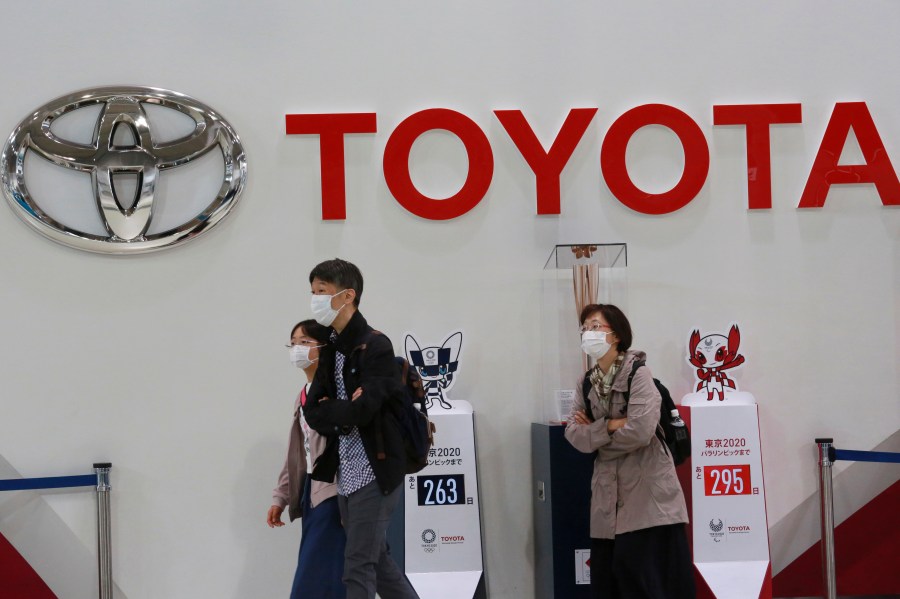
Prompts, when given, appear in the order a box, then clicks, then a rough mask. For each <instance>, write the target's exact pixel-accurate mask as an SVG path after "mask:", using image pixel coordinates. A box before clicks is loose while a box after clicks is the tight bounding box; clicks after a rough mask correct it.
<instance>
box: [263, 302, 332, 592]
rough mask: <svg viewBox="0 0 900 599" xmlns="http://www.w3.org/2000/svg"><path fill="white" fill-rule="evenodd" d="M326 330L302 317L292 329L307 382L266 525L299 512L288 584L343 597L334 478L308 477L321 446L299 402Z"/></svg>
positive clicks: (296, 359)
mask: <svg viewBox="0 0 900 599" xmlns="http://www.w3.org/2000/svg"><path fill="white" fill-rule="evenodd" d="M329 333H330V330H329V329H328V327H323V326H322V325H320V324H319V323H317V322H316V321H315V320H304V321H303V322H301V323H299V324H297V325H296V326H295V327H294V328H293V329H292V330H291V343H290V345H288V346H287V347H288V348H289V351H290V358H291V363H293V364H294V365H295V366H296V367H297V368H301V369H303V372H304V373H305V374H306V380H307V383H306V385H305V386H304V387H303V389H302V390H301V391H300V394H299V395H298V396H297V401H296V402H295V404H294V418H293V420H292V422H291V434H290V438H289V442H288V453H287V458H286V459H285V461H284V467H283V468H282V469H281V474H280V475H279V476H278V486H277V487H275V489H274V490H273V492H272V507H270V508H269V512H268V515H267V518H266V519H267V522H268V524H269V526H270V527H273V528H274V527H278V526H284V522H282V521H281V514H282V512H284V508H285V507H287V508H288V516H289V517H290V519H291V521H293V520H295V519H297V518H302V519H303V527H302V536H301V538H300V555H299V557H298V559H297V572H296V573H295V574H294V583H293V586H292V588H291V599H302V598H309V599H344V598H345V596H346V591H345V589H344V584H343V582H342V581H341V577H342V575H343V571H344V545H345V542H346V538H345V536H344V529H343V527H342V526H341V515H340V512H339V511H338V504H337V498H336V495H337V488H336V486H335V484H334V481H331V482H329V483H324V482H320V481H315V480H312V479H311V478H310V477H309V474H308V473H309V472H311V471H312V465H313V464H315V462H316V458H318V457H319V455H320V454H321V452H322V450H323V449H324V448H325V439H323V438H322V437H321V436H320V435H319V434H318V433H316V432H315V431H314V430H311V429H310V428H309V427H308V426H306V422H305V421H304V420H303V415H302V412H301V410H300V407H301V406H302V405H303V403H304V402H305V400H306V392H307V391H308V390H309V384H310V382H311V381H312V379H313V375H314V374H315V373H316V367H317V365H318V364H317V362H318V359H319V348H320V347H322V346H324V345H326V344H327V343H328V337H329Z"/></svg>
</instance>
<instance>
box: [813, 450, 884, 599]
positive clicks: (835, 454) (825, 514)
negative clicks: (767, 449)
mask: <svg viewBox="0 0 900 599" xmlns="http://www.w3.org/2000/svg"><path fill="white" fill-rule="evenodd" d="M833 443H834V439H830V438H829V439H816V447H817V448H818V451H819V512H820V514H821V515H822V574H823V577H824V580H823V588H824V591H825V599H836V598H837V572H836V570H835V565H834V492H833V490H832V478H831V476H832V475H831V466H832V464H834V462H836V461H838V460H843V461H852V462H880V463H895V464H900V453H891V452H887V451H856V450H851V449H836V448H835V447H834V445H833Z"/></svg>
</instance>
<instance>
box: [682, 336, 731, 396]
mask: <svg viewBox="0 0 900 599" xmlns="http://www.w3.org/2000/svg"><path fill="white" fill-rule="evenodd" d="M740 344H741V332H740V330H739V329H738V326H737V325H736V324H735V325H732V326H731V330H730V331H728V336H727V337H726V336H725V335H721V334H719V333H713V334H710V335H706V336H705V337H701V336H700V331H699V330H697V329H694V332H693V333H691V338H690V341H688V354H689V355H688V359H687V360H688V362H689V363H690V364H691V365H692V366H695V367H696V368H697V373H696V376H697V387H696V389H695V391H696V392H698V393H699V392H701V391H702V390H704V389H705V390H706V400H707V401H712V400H713V398H714V397H715V396H716V395H718V396H719V401H724V400H725V392H726V391H737V385H736V384H735V382H734V380H733V379H731V378H729V377H728V375H727V374H725V371H726V370H729V369H731V368H737V367H738V366H740V365H741V364H743V363H744V356H742V355H740V354H739V353H738V347H739V346H740Z"/></svg>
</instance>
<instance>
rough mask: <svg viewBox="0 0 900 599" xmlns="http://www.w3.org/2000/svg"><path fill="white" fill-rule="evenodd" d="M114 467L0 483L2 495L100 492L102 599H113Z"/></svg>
mask: <svg viewBox="0 0 900 599" xmlns="http://www.w3.org/2000/svg"><path fill="white" fill-rule="evenodd" d="M111 468H112V464H110V463H108V462H103V463H99V464H94V474H84V475H76V476H50V477H44V478H15V479H8V480H0V491H33V490H37V489H64V488H72V487H94V489H95V490H96V492H97V565H98V572H99V577H100V599H112V588H113V587H112V551H111V547H110V542H111V537H112V535H111V530H110V509H109V492H110V490H111V488H112V487H110V485H109V471H110V469H111Z"/></svg>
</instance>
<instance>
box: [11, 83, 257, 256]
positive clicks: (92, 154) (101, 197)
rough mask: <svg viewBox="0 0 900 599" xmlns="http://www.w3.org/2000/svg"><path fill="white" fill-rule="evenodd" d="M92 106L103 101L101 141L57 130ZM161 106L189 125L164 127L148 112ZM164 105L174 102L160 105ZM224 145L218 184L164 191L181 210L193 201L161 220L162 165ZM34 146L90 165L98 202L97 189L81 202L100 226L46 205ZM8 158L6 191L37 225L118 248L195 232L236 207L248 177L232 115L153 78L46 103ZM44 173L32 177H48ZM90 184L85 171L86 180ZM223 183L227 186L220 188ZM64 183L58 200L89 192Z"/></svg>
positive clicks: (87, 245) (78, 241)
mask: <svg viewBox="0 0 900 599" xmlns="http://www.w3.org/2000/svg"><path fill="white" fill-rule="evenodd" d="M91 107H94V111H96V109H97V108H99V116H97V119H96V122H95V124H94V126H93V141H91V142H87V143H85V142H86V140H85V142H81V143H79V142H76V141H72V140H70V139H66V138H64V137H62V136H61V135H60V134H59V133H58V132H56V131H54V129H53V126H54V123H55V122H56V121H58V120H59V119H61V118H62V117H65V116H67V115H74V114H75V113H77V112H78V111H79V110H81V109H88V108H91ZM151 107H154V108H151ZM162 109H170V110H171V111H177V113H180V115H178V114H177V113H172V114H174V115H175V116H174V117H173V118H180V119H182V120H184V117H188V119H190V121H187V123H188V124H187V129H188V130H187V131H186V132H183V134H182V132H181V131H179V135H178V136H177V137H175V138H173V139H163V137H165V136H162V135H158V134H157V131H156V126H157V125H158V122H159V121H158V120H157V121H154V119H156V118H157V117H155V116H154V118H148V112H149V111H150V110H162ZM165 113H168V111H166V110H162V113H154V114H165ZM82 114H91V113H82ZM191 121H192V122H193V124H192V125H191ZM151 123H153V124H154V127H151ZM123 128H124V132H123V131H122V129H123ZM85 130H86V134H89V132H90V125H86V126H85ZM215 148H218V149H219V150H220V151H221V163H222V164H223V165H224V172H223V174H222V179H221V185H219V180H218V179H217V178H216V179H215V180H214V181H213V183H214V185H213V187H212V188H211V191H209V192H208V193H207V194H206V195H205V196H203V197H199V198H198V197H194V196H196V194H194V193H190V190H189V191H188V193H182V194H181V195H180V196H179V194H178V193H173V194H169V195H168V196H166V199H165V205H166V206H174V207H176V209H177V207H178V206H179V205H181V212H184V210H185V208H184V206H185V205H186V206H188V210H193V211H192V212H189V213H188V215H187V216H183V217H181V220H180V221H179V222H178V223H171V222H167V221H164V220H160V222H165V226H164V227H160V226H156V227H154V225H153V223H154V218H155V217H157V212H158V205H159V204H160V201H159V196H160V193H159V189H160V182H161V180H162V179H163V178H164V176H168V175H163V173H164V172H165V171H169V172H172V173H174V172H175V170H178V169H177V167H181V166H184V165H187V164H188V163H191V162H192V161H198V162H200V161H199V160H198V159H200V158H201V157H211V159H212V160H215V157H214V156H212V155H211V154H210V152H212V150H213V149H215ZM32 152H33V153H34V154H35V155H36V156H39V157H40V158H42V159H44V160H45V161H48V162H49V163H50V164H52V165H55V166H59V167H64V168H66V169H73V170H74V171H78V172H81V173H87V174H89V175H90V183H89V185H90V187H91V188H92V190H93V202H91V199H90V194H86V196H85V197H86V198H87V199H86V201H85V202H84V204H85V205H84V206H80V205H79V206H78V210H81V213H87V217H86V218H85V220H91V219H93V221H96V220H97V218H96V217H97V216H99V221H100V223H102V224H97V225H96V226H95V227H94V229H95V230H93V231H91V230H80V229H90V227H78V226H77V225H71V223H70V224H68V225H67V224H64V223H63V222H60V220H58V218H59V214H58V213H59V211H58V210H57V211H56V212H54V211H53V210H50V209H49V207H50V204H49V203H48V204H47V205H46V206H45V208H43V209H42V207H41V203H42V202H44V201H45V199H46V198H45V197H36V196H35V195H32V193H30V192H29V189H28V187H26V171H27V170H28V169H29V168H32V167H34V166H40V167H41V168H44V166H43V165H35V163H34V162H32V161H33V160H34V158H30V157H29V155H30V154H31V153H32ZM26 158H28V160H26ZM0 160H2V185H3V192H4V193H5V194H6V199H7V201H8V202H9V204H10V206H12V208H13V209H14V210H15V212H16V214H18V215H19V217H20V218H22V220H24V221H25V222H26V223H27V224H28V225H29V226H31V227H32V228H34V229H35V230H37V231H38V232H40V233H41V234H43V235H45V236H47V237H49V238H50V239H52V240H54V241H57V242H59V243H63V244H65V245H68V246H71V247H74V248H77V249H81V250H88V251H92V252H102V253H112V254H134V253H140V252H149V251H153V250H159V249H163V248H167V247H171V246H173V245H176V244H178V243H181V242H183V241H186V240H188V239H192V238H194V237H196V236H197V235H199V234H201V233H203V232H204V231H206V230H208V229H209V228H210V227H212V226H213V225H215V224H216V223H218V222H219V221H220V220H222V218H223V217H225V215H226V214H228V212H229V211H230V210H231V209H232V208H233V207H234V205H235V203H236V202H237V200H238V198H239V197H240V195H241V191H242V190H243V188H244V183H245V181H246V178H247V159H246V156H245V155H244V148H243V146H242V145H241V141H240V139H238V136H237V134H236V133H235V131H234V129H233V128H232V127H231V125H230V124H228V122H227V121H225V120H224V119H223V118H222V117H221V116H220V115H219V114H218V113H216V112H215V111H214V110H212V109H211V108H209V107H208V106H206V105H205V104H202V103H201V102H198V101H197V100H195V99H193V98H191V97H189V96H185V95H183V94H180V93H177V92H172V91H167V90H163V89H157V88H152V87H99V88H92V89H87V90H83V91H80V92H75V93H73V94H70V95H67V96H63V97H61V98H57V99H56V100H53V101H52V102H49V103H47V104H45V105H44V106H42V107H40V108H38V109H37V110H36V111H35V112H34V113H33V114H31V115H30V116H29V117H27V118H26V119H24V120H23V121H22V122H21V123H20V124H19V126H18V127H16V129H15V130H14V131H13V132H12V134H11V135H10V137H9V140H7V142H6V146H5V147H4V148H3V154H2V156H0ZM204 160H206V159H205V158H204ZM204 164H206V162H204ZM215 164H218V162H216V163H215ZM28 165H31V166H28ZM53 168H55V167H53ZM182 172H187V171H184V170H183V171H182ZM217 176H218V175H216V177H217ZM124 177H128V178H129V180H130V181H131V182H132V185H133V189H134V193H127V194H126V193H123V192H122V191H121V189H120V187H124V186H122V185H119V184H117V179H118V180H120V181H121V180H122V179H123V178H124ZM45 179H46V177H45V178H44V179H40V178H38V179H37V180H36V181H35V180H31V179H29V181H30V182H31V183H32V184H35V183H36V184H38V185H37V187H41V185H40V184H41V182H42V181H43V180H45ZM87 185H88V183H87V179H85V185H84V188H85V189H87ZM33 186H34V185H33ZM215 186H218V189H217V192H216V189H215ZM63 187H64V186H63ZM74 187H79V188H80V187H81V186H80V185H79V186H74ZM42 191H43V190H42ZM55 191H57V192H59V194H57V193H51V194H49V195H53V196H54V198H53V202H54V204H53V205H54V206H60V205H63V206H67V205H68V206H71V205H73V204H74V203H75V202H76V201H81V198H79V199H77V200H76V199H73V198H70V197H66V196H67V192H66V191H65V190H64V189H63V190H61V189H60V188H59V186H58V187H57V189H56V190H55ZM56 195H62V196H63V197H62V198H59V197H55V196H56ZM73 195H74V194H73ZM126 196H132V197H126ZM193 206H196V209H194V208H192V207H193ZM51 214H52V216H51ZM179 216H181V215H179ZM169 220H171V219H169ZM185 220H186V221H187V222H184V221H185Z"/></svg>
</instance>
